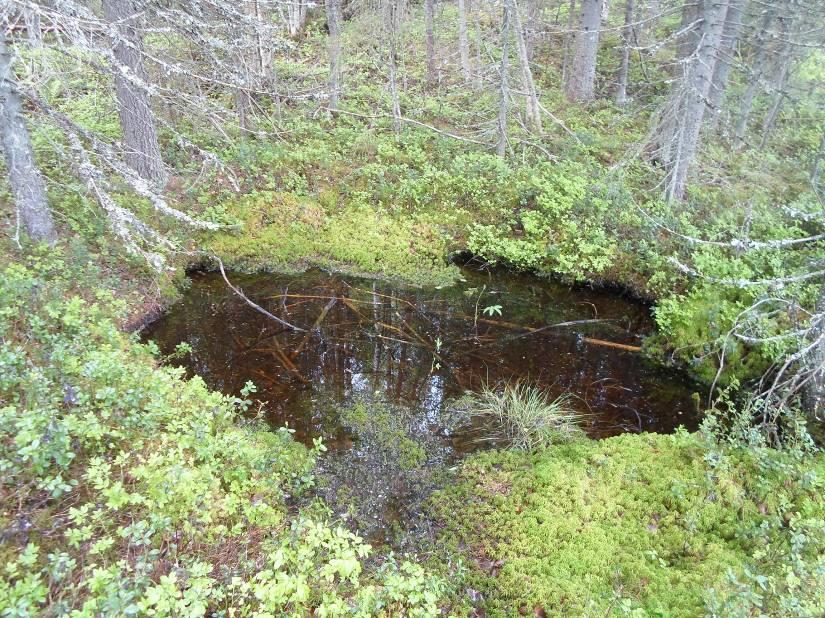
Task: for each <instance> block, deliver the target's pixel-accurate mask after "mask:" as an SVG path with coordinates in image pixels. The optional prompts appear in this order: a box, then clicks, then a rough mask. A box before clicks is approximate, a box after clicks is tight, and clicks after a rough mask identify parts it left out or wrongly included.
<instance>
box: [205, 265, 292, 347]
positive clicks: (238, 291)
mask: <svg viewBox="0 0 825 618" xmlns="http://www.w3.org/2000/svg"><path fill="white" fill-rule="evenodd" d="M211 257H212V259H213V260H215V261H216V262H218V268H220V270H221V276H222V277H223V280H224V281H226V285H228V286H229V289H230V290H232V291H233V292H235V294H237V295H238V296H240V297H241V298H242V299H243V300H244V302H245V303H246V304H247V305H249V306H250V307H252V308H253V309H254V310H255V311H257V312H258V313H262V314H264V315H265V316H266V317H268V318H270V319H271V320H275V321H276V322H278V323H279V324H283V325H284V326H286V327H287V328H291V329H292V330H297V331H300V332H302V333H303V332H306V329H305V328H301V327H299V326H295V325H294V324H290V323H289V322H287V321H286V320H282V319H281V318H279V317H278V316H276V315H272V314H271V313H269V311H267V310H266V309H264V308H263V307H261V306H260V305H258V304H255V303H254V302H252V301H251V300H249V298H248V297H247V296H246V294H244V293H243V291H242V290H241V289H240V288H236V287H235V286H234V285H232V283H231V282H230V281H229V278H228V277H227V276H226V271H225V270H224V268H223V261H222V260H221V258H219V257H218V256H217V255H213V256H211Z"/></svg>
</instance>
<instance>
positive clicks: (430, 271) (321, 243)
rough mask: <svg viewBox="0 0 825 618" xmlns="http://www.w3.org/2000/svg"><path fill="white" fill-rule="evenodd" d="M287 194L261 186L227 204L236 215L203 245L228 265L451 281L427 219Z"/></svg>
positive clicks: (443, 247) (452, 272) (440, 242)
mask: <svg viewBox="0 0 825 618" xmlns="http://www.w3.org/2000/svg"><path fill="white" fill-rule="evenodd" d="M330 194H331V193H330V191H326V192H324V193H323V195H322V200H321V203H323V204H325V205H326V207H324V206H322V205H321V203H319V202H316V201H315V200H313V199H310V198H306V197H301V196H298V195H295V194H294V193H275V192H264V193H256V194H253V195H251V196H248V197H244V198H242V199H240V200H237V201H236V202H233V203H230V204H228V205H227V213H228V214H229V216H230V217H232V218H234V219H236V220H239V221H241V222H242V224H241V229H240V230H236V231H234V232H222V233H220V234H213V235H211V236H210V237H208V238H207V239H206V244H207V246H208V247H209V248H210V249H212V250H213V251H215V252H217V254H218V255H220V256H221V257H222V258H223V259H224V260H225V261H226V262H227V264H228V265H230V266H231V267H233V268H236V269H242V270H247V271H257V270H276V271H295V270H303V269H305V268H307V267H308V266H318V267H321V268H326V269H332V270H342V271H346V272H351V273H353V274H359V275H368V276H379V277H386V278H395V279H400V280H403V281H405V282H407V283H412V284H415V285H445V284H450V283H453V282H454V281H455V280H456V278H457V276H458V271H457V269H456V268H455V267H454V266H450V265H448V264H447V262H446V255H447V253H448V250H447V244H446V239H445V238H444V237H443V235H441V234H440V233H439V232H438V231H437V230H436V229H435V228H434V227H433V226H432V225H431V224H429V223H427V222H425V221H423V220H418V219H417V218H416V217H410V216H399V215H397V214H393V213H390V212H388V211H385V210H383V209H381V208H372V207H367V206H363V205H358V204H353V205H349V206H346V207H344V208H336V207H331V206H330V202H331V198H330Z"/></svg>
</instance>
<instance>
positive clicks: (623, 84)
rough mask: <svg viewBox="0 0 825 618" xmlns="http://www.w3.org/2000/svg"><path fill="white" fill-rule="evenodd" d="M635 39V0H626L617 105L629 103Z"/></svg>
mask: <svg viewBox="0 0 825 618" xmlns="http://www.w3.org/2000/svg"><path fill="white" fill-rule="evenodd" d="M632 41H633V0H626V3H625V6H624V27H623V28H622V62H621V64H620V65H619V76H618V79H617V85H616V105H619V106H624V105H626V104H627V80H628V75H629V73H630V47H631V45H632Z"/></svg>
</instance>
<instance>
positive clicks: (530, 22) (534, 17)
mask: <svg viewBox="0 0 825 618" xmlns="http://www.w3.org/2000/svg"><path fill="white" fill-rule="evenodd" d="M540 21H541V0H528V2H527V24H526V26H525V28H524V43H525V45H526V46H527V59H528V60H529V61H530V62H532V61H533V52H534V51H535V47H536V38H537V34H536V33H537V32H538V30H539V24H540Z"/></svg>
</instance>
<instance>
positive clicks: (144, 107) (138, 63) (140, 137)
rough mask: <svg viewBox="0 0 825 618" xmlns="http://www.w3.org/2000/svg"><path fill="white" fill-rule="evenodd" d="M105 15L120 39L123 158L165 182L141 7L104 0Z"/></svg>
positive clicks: (145, 174) (148, 177) (150, 178)
mask: <svg viewBox="0 0 825 618" xmlns="http://www.w3.org/2000/svg"><path fill="white" fill-rule="evenodd" d="M103 10H104V12H105V14H106V19H107V20H108V21H109V22H110V23H112V24H113V25H114V28H115V30H116V31H117V39H116V40H115V41H114V42H113V53H114V57H115V60H116V62H117V65H116V66H115V67H114V71H115V92H116V94H117V103H118V106H117V108H118V115H119V116H120V126H121V129H122V130H123V145H124V150H125V153H124V159H125V161H126V163H127V164H128V165H129V166H130V167H132V168H133V169H134V170H135V171H136V172H137V173H138V174H139V175H140V176H141V177H142V178H144V179H146V180H148V181H150V182H152V183H154V184H156V185H158V186H163V185H164V184H165V182H166V178H167V176H166V169H165V168H164V166H163V159H162V158H161V155H160V145H159V143H158V133H157V128H156V126H155V115H154V114H153V113H152V108H151V107H150V106H149V95H148V94H147V93H146V90H145V87H144V85H145V84H146V83H147V75H146V70H145V69H144V66H143V45H142V40H141V36H140V33H139V32H138V30H137V25H138V24H137V19H138V18H137V15H138V13H139V11H138V8H137V7H136V6H135V4H134V2H133V0H103Z"/></svg>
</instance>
